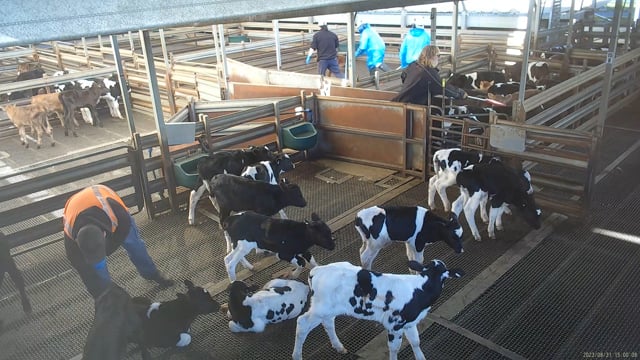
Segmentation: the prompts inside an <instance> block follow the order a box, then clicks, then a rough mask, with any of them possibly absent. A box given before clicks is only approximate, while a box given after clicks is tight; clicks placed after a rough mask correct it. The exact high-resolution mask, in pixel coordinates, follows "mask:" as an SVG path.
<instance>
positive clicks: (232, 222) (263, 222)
mask: <svg viewBox="0 0 640 360" xmlns="http://www.w3.org/2000/svg"><path fill="white" fill-rule="evenodd" d="M224 229H225V231H226V232H227V233H228V234H229V237H230V238H231V241H232V242H233V250H232V251H231V252H230V253H229V254H228V255H227V256H225V258H224V264H225V266H226V268H227V272H228V273H229V280H231V282H234V281H235V280H236V265H237V264H238V262H241V261H242V262H243V264H244V265H245V267H247V268H249V269H251V268H252V266H251V265H249V266H247V265H246V263H247V261H246V260H245V258H244V257H245V256H246V255H247V254H249V253H250V252H251V250H253V249H256V251H262V252H263V251H268V252H270V253H274V255H275V256H277V257H278V259H280V260H284V261H289V262H290V263H291V264H292V265H293V266H294V267H295V269H294V270H293V272H292V273H291V275H290V277H292V278H296V277H298V276H299V275H300V273H301V272H302V270H303V268H304V266H305V262H307V261H308V262H309V264H310V265H311V267H312V268H313V267H315V266H317V263H316V260H315V259H314V258H313V255H311V253H310V252H309V248H311V247H312V246H313V245H318V246H320V247H322V248H325V249H327V250H333V249H334V248H335V246H336V244H335V239H334V238H333V236H331V229H330V228H329V226H328V225H327V224H326V223H325V222H324V221H322V220H320V217H319V216H318V215H317V214H316V213H313V214H311V221H305V222H299V221H294V220H288V219H274V218H271V217H269V216H266V215H262V214H258V213H255V212H253V211H247V212H243V213H241V214H236V215H232V216H229V217H228V218H227V219H226V220H225V221H224Z"/></svg>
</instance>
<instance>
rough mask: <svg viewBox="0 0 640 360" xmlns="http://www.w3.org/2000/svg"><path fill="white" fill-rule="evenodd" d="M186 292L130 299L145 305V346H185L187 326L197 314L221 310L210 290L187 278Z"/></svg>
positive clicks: (188, 341) (188, 339) (187, 338)
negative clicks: (164, 298) (159, 298)
mask: <svg viewBox="0 0 640 360" xmlns="http://www.w3.org/2000/svg"><path fill="white" fill-rule="evenodd" d="M184 284H185V285H186V287H187V293H186V294H181V293H178V294H177V299H174V300H171V301H164V302H154V303H152V302H151V301H150V300H149V299H147V298H142V297H137V298H134V299H133V302H134V303H135V304H137V305H139V306H142V307H144V308H145V309H146V311H145V312H144V314H143V320H142V329H143V334H144V335H143V342H144V344H145V345H146V346H155V347H173V346H177V347H184V346H187V345H189V344H190V343H191V334H190V333H189V330H190V328H191V323H192V322H193V321H194V320H195V319H196V317H197V316H198V315H204V314H210V313H213V312H216V311H218V310H220V304H218V302H216V301H215V300H213V298H212V297H211V294H209V292H208V291H207V290H205V289H204V288H202V287H200V286H195V285H194V284H193V283H192V282H191V281H190V280H185V281H184Z"/></svg>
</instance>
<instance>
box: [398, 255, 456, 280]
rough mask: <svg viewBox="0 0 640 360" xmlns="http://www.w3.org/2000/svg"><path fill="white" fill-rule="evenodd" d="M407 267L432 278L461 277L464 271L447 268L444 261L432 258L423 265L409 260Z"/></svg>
mask: <svg viewBox="0 0 640 360" xmlns="http://www.w3.org/2000/svg"><path fill="white" fill-rule="evenodd" d="M409 269H411V270H413V271H415V272H417V273H418V274H420V275H422V276H428V277H429V278H430V279H434V280H435V279H439V280H444V279H453V278H461V277H463V276H464V271H462V270H461V269H447V265H446V264H445V263H444V261H442V260H438V259H433V260H431V261H429V262H428V263H426V264H424V265H423V264H420V263H419V262H417V261H415V260H410V261H409Z"/></svg>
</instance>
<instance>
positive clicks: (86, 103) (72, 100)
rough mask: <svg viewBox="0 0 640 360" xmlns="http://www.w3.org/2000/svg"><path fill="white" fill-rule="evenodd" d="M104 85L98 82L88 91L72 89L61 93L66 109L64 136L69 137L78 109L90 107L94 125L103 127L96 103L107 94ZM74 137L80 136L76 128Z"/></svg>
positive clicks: (72, 130)
mask: <svg viewBox="0 0 640 360" xmlns="http://www.w3.org/2000/svg"><path fill="white" fill-rule="evenodd" d="M106 91H107V90H106V88H105V87H104V84H102V83H100V82H98V83H94V84H93V85H92V86H91V87H90V88H88V89H72V90H66V91H64V92H62V93H60V102H61V103H62V106H63V107H64V135H65V136H69V130H68V129H69V128H70V127H71V120H72V119H73V116H74V115H73V112H74V111H75V109H77V108H81V107H88V108H89V110H90V111H91V114H92V116H93V119H94V123H93V124H94V125H96V124H97V125H98V126H100V127H102V121H101V120H100V118H99V117H98V112H97V111H96V103H97V102H98V99H100V97H101V96H102V95H104V94H105V93H106ZM71 132H72V133H73V136H78V134H77V133H76V131H75V128H72V129H71Z"/></svg>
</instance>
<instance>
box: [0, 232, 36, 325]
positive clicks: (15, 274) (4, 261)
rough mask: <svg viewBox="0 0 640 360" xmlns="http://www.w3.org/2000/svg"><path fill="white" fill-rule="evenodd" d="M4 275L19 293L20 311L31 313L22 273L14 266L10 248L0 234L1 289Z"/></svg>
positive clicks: (3, 236)
mask: <svg viewBox="0 0 640 360" xmlns="http://www.w3.org/2000/svg"><path fill="white" fill-rule="evenodd" d="M5 273H9V276H11V280H13V285H14V286H15V287H16V288H17V289H18V291H19V292H20V300H21V301H22V310H23V311H24V312H25V313H31V311H32V309H31V302H29V298H28V297H27V292H26V290H25V285H24V278H23V277H22V272H21V271H20V270H19V269H18V267H17V266H16V262H15V261H14V260H13V257H11V247H10V246H9V243H8V242H7V239H6V238H5V235H4V234H3V233H1V232H0V287H2V283H3V282H4V274H5Z"/></svg>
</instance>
